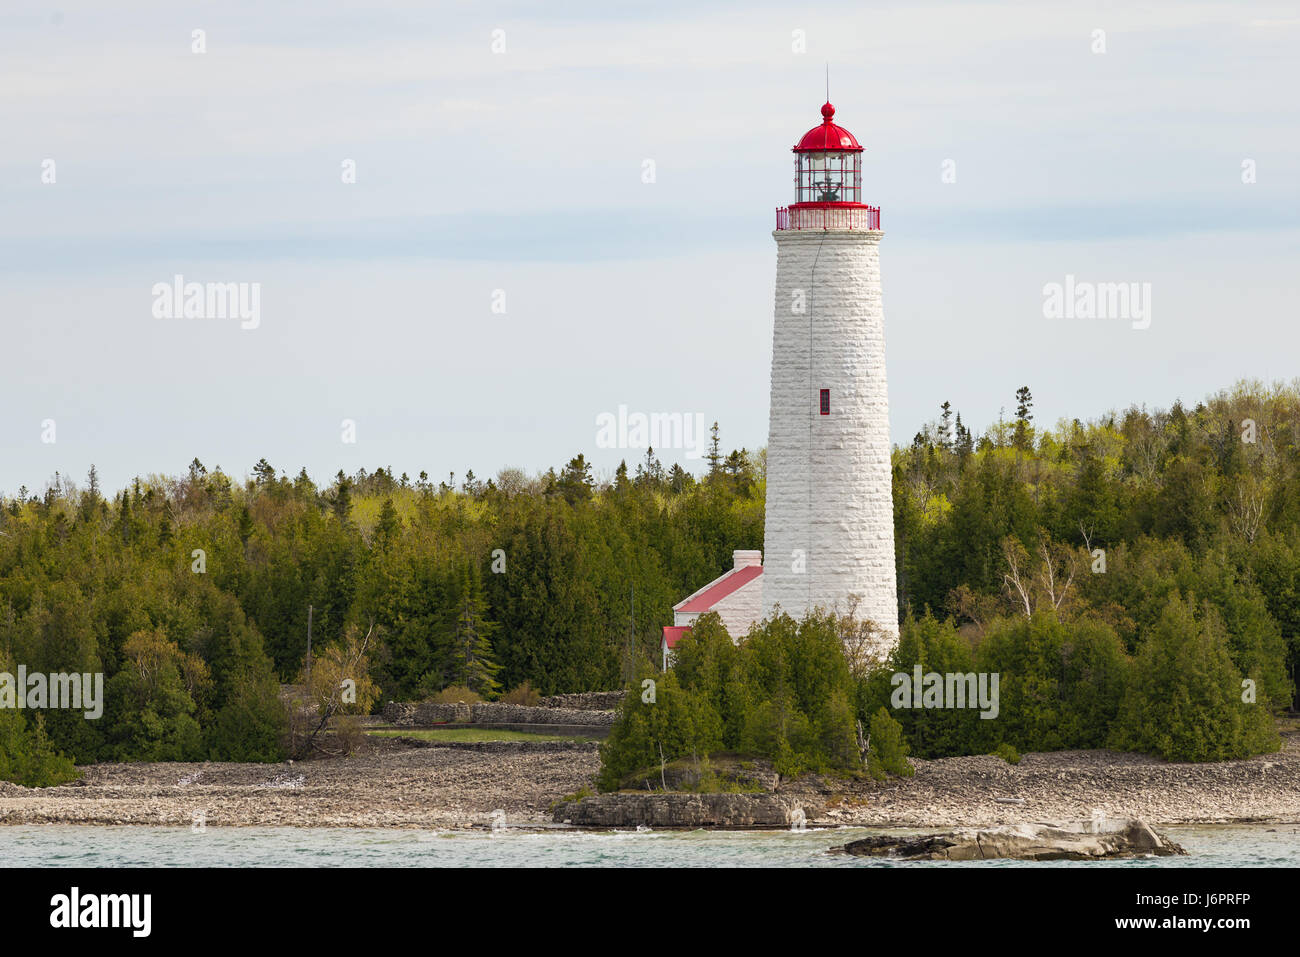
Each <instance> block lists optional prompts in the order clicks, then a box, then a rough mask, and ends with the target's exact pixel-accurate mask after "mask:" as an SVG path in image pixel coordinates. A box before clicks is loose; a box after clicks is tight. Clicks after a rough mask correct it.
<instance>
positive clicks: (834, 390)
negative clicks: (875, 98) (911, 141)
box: [761, 103, 898, 642]
mask: <svg viewBox="0 0 1300 957" xmlns="http://www.w3.org/2000/svg"><path fill="white" fill-rule="evenodd" d="M821 112H822V122H821V124H820V125H818V126H815V127H813V129H811V130H809V131H808V132H807V133H806V134H804V136H803V138H802V139H800V140H799V142H798V144H797V145H796V146H795V147H794V174H795V176H794V180H795V182H794V192H795V196H794V202H793V203H791V204H790V205H789V206H784V207H780V208H778V209H777V211H776V229H775V231H774V232H773V233H772V235H773V237H775V239H776V250H777V256H776V305H775V314H774V321H773V331H772V383H771V411H770V419H769V425H768V430H769V431H768V445H767V502H766V512H767V523H766V532H765V541H764V548H763V575H762V579H761V580H762V593H763V594H762V607H763V617H768V616H770V615H772V614H773V612H774V611H775V610H776V609H777V608H779V609H780V611H783V612H786V613H788V614H790V615H792V616H793V617H795V618H800V617H802V616H803V615H804V614H806V613H807V612H808V611H811V610H812V609H815V608H821V609H823V610H825V611H828V612H835V613H838V614H844V613H846V612H847V611H848V610H849V608H850V607H851V606H854V605H856V613H857V615H858V617H859V618H868V619H871V620H872V621H873V622H875V623H876V624H877V625H878V626H879V627H880V628H881V630H882V632H883V633H884V634H885V635H886V636H888V639H889V640H890V641H891V642H892V641H895V640H897V636H898V597H897V589H896V583H895V575H894V512H893V495H892V493H891V484H890V482H891V468H890V443H889V397H888V392H887V389H886V384H885V316H884V310H883V305H882V301H881V289H880V240H881V238H882V237H883V236H884V233H883V232H882V231H881V229H880V209H879V207H876V206H868V205H866V204H864V203H863V202H862V152H863V150H862V146H860V145H859V144H858V141H857V139H855V138H854V136H853V134H852V133H850V132H849V131H848V130H846V129H845V128H844V127H842V126H839V125H837V124H836V123H835V107H833V106H832V105H831V104H830V103H827V104H826V105H825V106H823V107H822V111H821Z"/></svg>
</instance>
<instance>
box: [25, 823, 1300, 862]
mask: <svg viewBox="0 0 1300 957" xmlns="http://www.w3.org/2000/svg"><path fill="white" fill-rule="evenodd" d="M1165 830H1167V831H1168V833H1169V835H1170V837H1171V838H1172V839H1173V840H1175V841H1177V842H1178V843H1180V844H1182V845H1183V846H1184V847H1185V848H1187V850H1188V851H1189V854H1190V856H1188V857H1177V858H1137V859H1131V860H1119V861H1099V862H1096V863H1091V864H1087V865H1084V866H1090V867H1171V866H1172V867H1181V866H1189V865H1190V866H1256V867H1258V866H1264V867H1296V866H1300V827H1297V826H1294V825H1263V826H1254V825H1245V826H1234V825H1227V826H1218V827H1172V828H1167V829H1165ZM908 832H909V833H914V832H915V829H908ZM868 833H880V832H879V831H868V830H865V829H859V828H833V829H810V830H807V831H704V830H696V831H655V830H648V831H633V830H620V831H570V830H557V829H547V830H540V831H539V830H532V831H525V830H515V829H506V830H501V831H497V832H495V833H493V832H489V831H448V830H428V831H424V830H406V829H403V830H385V829H382V828H294V827H269V828H226V827H208V828H206V829H204V830H202V831H193V830H191V829H190V828H188V827H151V826H143V825H112V826H79V825H20V826H13V827H6V828H5V829H4V838H5V840H4V841H2V842H0V865H8V866H16V867H23V866H46V867H70V866H76V867H87V866H89V867H148V866H164V867H190V866H206V867H240V866H254V867H276V866H295V865H297V866H313V867H348V866H376V867H402V866H434V867H457V866H468V867H520V866H524V867H563V866H586V867H601V866H610V867H748V866H770V867H810V866H811V867H900V866H903V867H963V868H964V867H1034V866H1037V867H1070V866H1078V865H1076V864H1072V863H1071V862H1066V861H1061V862H1051V863H1046V864H1038V865H1034V864H1027V863H1025V862H1021V861H988V862H962V863H947V862H921V863H915V864H909V863H900V862H897V861H884V860H872V859H864V858H853V857H847V856H844V855H830V854H827V853H826V851H827V849H829V848H830V847H831V846H833V845H838V844H844V843H846V842H847V841H851V840H854V839H855V838H857V837H859V836H863V835H866V834H868Z"/></svg>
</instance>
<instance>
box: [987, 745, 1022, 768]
mask: <svg viewBox="0 0 1300 957" xmlns="http://www.w3.org/2000/svg"><path fill="white" fill-rule="evenodd" d="M993 754H994V755H995V756H997V757H999V758H1001V759H1002V760H1003V761H1005V762H1007V764H1019V763H1020V752H1019V751H1017V750H1016V749H1015V747H1014V746H1013V745H1011V744H1008V743H1007V742H1006V741H1003V742H1002V743H1001V744H999V745H998V746H997V747H996V748H994V749H993Z"/></svg>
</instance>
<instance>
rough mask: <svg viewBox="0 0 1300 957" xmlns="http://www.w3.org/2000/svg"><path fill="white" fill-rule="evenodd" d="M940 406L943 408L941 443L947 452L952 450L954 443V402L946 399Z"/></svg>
mask: <svg viewBox="0 0 1300 957" xmlns="http://www.w3.org/2000/svg"><path fill="white" fill-rule="evenodd" d="M939 408H940V409H941V410H942V412H941V414H940V416H939V445H940V446H941V447H942V448H943V450H944V451H945V452H950V451H952V445H953V436H952V404H951V403H949V402H946V401H945V402H944V403H943V405H941V406H939Z"/></svg>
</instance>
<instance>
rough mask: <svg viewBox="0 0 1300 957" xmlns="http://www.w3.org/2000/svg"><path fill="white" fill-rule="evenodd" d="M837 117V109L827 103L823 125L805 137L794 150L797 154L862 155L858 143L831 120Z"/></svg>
mask: <svg viewBox="0 0 1300 957" xmlns="http://www.w3.org/2000/svg"><path fill="white" fill-rule="evenodd" d="M834 117H835V107H833V106H831V105H830V104H829V103H827V104H826V105H825V106H823V107H822V125H821V126H814V127H813V128H812V129H810V130H809V131H808V132H807V133H805V134H804V135H803V139H801V140H800V141H799V143H798V145H797V146H795V148H794V152H796V153H807V152H810V151H813V150H818V151H820V150H836V151H839V152H850V153H861V152H862V147H861V146H859V145H858V141H857V140H856V139H854V138H853V134H852V133H850V132H849V131H848V130H846V129H845V128H844V127H842V126H836V125H835V124H834V123H832V122H831V120H832V119H833V118H834Z"/></svg>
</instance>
